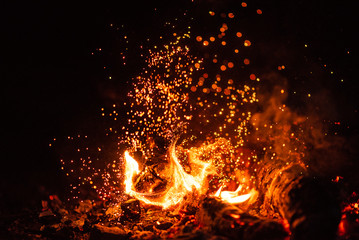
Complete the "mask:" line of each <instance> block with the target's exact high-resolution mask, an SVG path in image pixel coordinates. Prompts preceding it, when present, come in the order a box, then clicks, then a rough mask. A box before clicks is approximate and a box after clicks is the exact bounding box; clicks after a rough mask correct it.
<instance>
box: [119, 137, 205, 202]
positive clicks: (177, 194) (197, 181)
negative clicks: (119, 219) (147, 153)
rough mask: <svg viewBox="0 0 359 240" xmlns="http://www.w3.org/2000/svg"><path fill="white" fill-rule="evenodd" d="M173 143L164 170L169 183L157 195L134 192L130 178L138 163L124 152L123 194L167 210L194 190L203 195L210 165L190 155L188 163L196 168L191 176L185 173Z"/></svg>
mask: <svg viewBox="0 0 359 240" xmlns="http://www.w3.org/2000/svg"><path fill="white" fill-rule="evenodd" d="M175 143H176V141H174V143H173V144H172V145H171V146H170V148H169V151H170V164H169V166H168V168H167V170H166V174H167V175H168V176H169V178H170V179H169V181H168V184H167V186H166V189H165V190H164V191H162V192H159V193H141V192H137V191H135V190H134V187H133V182H132V178H133V177H134V175H135V173H137V174H138V173H139V169H138V163H137V162H136V160H134V159H133V158H132V157H131V156H130V155H129V153H128V152H127V151H126V152H125V160H126V163H125V165H126V167H125V171H126V173H125V181H124V183H125V192H126V193H127V194H129V195H130V196H133V197H135V198H137V199H138V200H140V201H143V202H144V203H147V204H151V205H156V206H161V207H163V208H168V207H169V206H172V205H176V204H177V203H179V202H180V201H181V200H182V199H183V197H184V196H185V195H186V194H188V193H189V192H192V191H193V190H194V189H196V190H197V191H198V192H199V193H200V194H203V193H204V192H205V191H206V190H207V189H206V188H204V184H205V180H206V177H207V176H208V174H209V173H211V170H210V166H211V164H210V163H206V162H202V161H200V160H198V159H195V158H193V157H191V156H193V155H192V154H190V157H189V161H190V162H191V164H192V165H193V166H196V169H197V170H196V171H194V173H193V175H191V174H188V173H186V171H185V170H184V169H183V167H182V165H181V164H180V162H179V160H178V158H177V155H176V148H175Z"/></svg>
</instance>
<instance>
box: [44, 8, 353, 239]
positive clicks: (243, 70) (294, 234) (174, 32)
mask: <svg viewBox="0 0 359 240" xmlns="http://www.w3.org/2000/svg"><path fill="white" fill-rule="evenodd" d="M241 6H242V8H243V9H245V8H246V7H247V5H246V4H245V3H242V5H241ZM254 14H256V15H261V14H262V10H260V9H257V10H256V11H255V12H254ZM207 15H208V16H207V17H208V18H209V19H216V21H215V22H216V23H218V22H220V24H219V25H216V26H214V27H212V26H210V27H208V29H210V30H208V32H203V31H204V30H203V31H202V29H198V28H196V27H193V28H192V27H191V25H188V26H186V27H185V30H183V29H177V28H175V25H174V24H173V25H172V24H171V23H166V24H167V25H168V31H167V32H166V34H164V36H163V37H162V36H161V37H160V38H159V39H161V40H158V42H159V43H160V44H156V45H154V46H151V47H148V49H146V47H145V46H142V45H141V49H143V48H144V49H146V51H145V54H143V56H144V57H143V58H144V62H145V67H144V68H143V69H142V71H141V72H140V73H137V74H136V76H135V77H133V78H132V79H131V81H130V85H131V87H130V88H131V90H130V91H129V92H128V94H127V96H126V97H127V101H125V102H121V103H116V104H113V105H112V106H111V107H107V108H105V107H104V108H102V109H101V114H102V116H103V117H104V119H105V121H107V123H108V122H111V126H110V127H106V129H105V134H104V135H105V137H108V138H111V144H113V145H116V146H115V148H114V149H115V150H113V149H112V150H111V151H110V150H107V149H106V147H94V146H87V145H86V144H84V146H81V147H78V148H76V154H78V155H80V154H82V153H83V152H85V153H84V154H85V155H83V156H82V155H81V157H79V159H80V160H79V161H78V162H79V164H78V166H77V167H76V166H75V167H74V164H73V162H74V160H70V163H69V161H68V160H67V159H62V160H61V169H62V170H63V171H64V173H65V174H66V175H67V176H68V177H69V179H72V180H73V179H75V180H74V181H73V182H71V184H70V188H71V196H70V197H69V198H68V199H67V200H68V201H67V203H63V202H62V201H61V200H60V199H59V197H58V196H56V195H51V196H49V198H48V199H46V200H44V201H43V202H42V211H41V213H40V216H39V219H40V220H39V221H40V222H41V233H40V235H42V236H45V237H49V239H50V238H58V239H61V238H63V239H65V238H66V239H67V238H68V239H90V240H94V239H243V240H256V239H258V240H259V239H273V240H285V239H295V240H301V239H303V240H304V239H317V240H318V239H323V240H324V239H326V240H330V239H346V238H345V237H347V236H349V235H348V231H352V232H353V233H355V231H354V230H352V229H354V228H355V226H357V225H358V209H359V207H358V203H357V202H356V201H358V199H359V197H358V196H356V195H355V194H354V195H353V196H352V199H351V200H350V202H348V203H347V204H346V205H345V207H344V208H343V206H341V202H340V200H339V199H338V195H339V193H338V191H337V189H336V185H335V184H336V183H337V182H338V181H340V179H339V176H338V179H337V180H332V181H331V180H330V179H329V180H328V179H325V178H321V177H319V176H316V175H315V174H313V172H311V171H310V161H309V160H310V146H313V145H312V143H313V142H314V141H316V140H318V139H322V137H323V134H324V133H322V132H321V130H322V129H324V127H323V126H322V125H320V124H318V125H315V124H313V121H311V119H310V118H308V116H306V115H305V114H300V113H297V112H296V111H295V110H294V109H293V108H291V107H290V106H287V102H286V101H287V98H288V95H289V92H288V90H287V87H288V86H287V80H286V79H285V77H283V76H281V75H280V73H278V71H280V70H283V69H284V68H285V66H284V65H283V66H280V67H278V71H277V72H269V73H268V72H267V73H263V72H262V73H259V72H256V67H255V63H254V64H253V65H254V67H252V62H255V61H254V60H253V61H252V60H251V54H252V52H251V51H252V50H251V49H252V48H254V47H255V45H256V43H255V39H250V37H249V36H247V35H246V33H245V32H243V31H242V30H241V29H240V28H238V25H237V24H238V22H237V21H238V18H239V17H238V15H239V14H237V13H235V12H222V13H221V12H218V13H217V12H214V11H209V12H208V14H207ZM184 16H186V14H184ZM181 27H182V25H181ZM212 28H213V29H214V30H213V31H211V29H212ZM192 29H193V30H192ZM201 31H202V32H201ZM206 31H207V30H206ZM273 82H275V83H273ZM272 83H273V84H272ZM268 85H270V86H269V87H268ZM314 131H316V132H315V133H314ZM75 138H76V137H75ZM68 139H69V140H73V139H74V138H73V137H68ZM78 139H80V137H78ZM85 139H86V141H87V139H88V137H87V136H86V137H85ZM78 141H80V140H78ZM111 146H112V145H111ZM88 152H89V154H88V156H87V155H86V154H87V153H88ZM90 152H95V153H96V156H92V155H91V154H90ZM109 152H111V153H109ZM106 154H107V155H106ZM104 156H105V157H104ZM109 156H110V157H109ZM101 158H107V161H106V164H105V166H102V167H98V166H95V165H96V164H98V162H100V160H99V159H101ZM109 159H110V160H109ZM71 161H72V162H71ZM75 161H76V160H75ZM84 189H85V190H84ZM84 192H86V194H87V195H86V194H83V193H84ZM81 195H82V196H81ZM83 195H86V197H84V196H83ZM341 207H342V208H341ZM353 218H354V219H355V220H352V219H353Z"/></svg>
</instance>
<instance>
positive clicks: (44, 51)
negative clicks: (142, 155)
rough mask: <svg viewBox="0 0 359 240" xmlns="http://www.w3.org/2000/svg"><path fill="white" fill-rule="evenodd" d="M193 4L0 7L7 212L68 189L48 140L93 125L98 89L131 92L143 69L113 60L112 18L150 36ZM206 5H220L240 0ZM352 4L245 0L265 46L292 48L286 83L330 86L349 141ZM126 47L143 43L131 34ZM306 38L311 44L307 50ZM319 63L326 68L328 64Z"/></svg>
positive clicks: (354, 104)
mask: <svg viewBox="0 0 359 240" xmlns="http://www.w3.org/2000/svg"><path fill="white" fill-rule="evenodd" d="M188 2H189V1H166V2H160V1H129V2H127V1H126V2H122V1H117V3H116V4H113V3H109V2H107V3H106V2H103V1H100V2H98V3H96V4H93V3H89V2H86V3H84V4H79V3H76V4H66V3H63V2H53V1H46V2H45V1H36V2H30V1H22V2H21V1H9V2H8V3H2V4H1V5H3V6H2V7H1V18H2V20H1V29H0V31H1V37H0V38H1V39H2V40H5V41H2V42H3V43H2V44H1V47H0V52H1V53H0V55H1V59H2V60H1V62H2V63H1V69H2V70H1V92H2V93H1V95H2V96H1V99H2V100H1V113H2V114H1V116H2V119H3V121H2V124H1V125H2V126H1V137H2V144H1V149H2V150H1V155H0V156H1V167H0V168H1V193H0V197H1V205H2V207H3V208H7V209H17V208H19V206H21V207H23V206H28V205H29V206H33V205H36V204H38V205H40V203H39V202H38V200H39V199H40V198H41V197H43V196H42V195H43V194H47V193H57V194H60V195H61V194H62V190H61V189H63V184H64V182H65V180H64V176H63V173H61V171H60V170H59V168H60V164H59V161H58V158H59V156H58V155H57V153H55V152H54V151H52V150H51V149H50V148H49V143H50V142H51V139H53V138H54V137H62V136H67V135H71V134H76V132H77V131H79V129H81V127H83V126H84V125H86V123H88V122H89V121H97V120H96V119H97V118H96V116H97V115H99V112H100V111H99V109H100V108H101V107H102V106H103V105H104V104H108V103H109V102H111V99H110V98H108V97H107V96H105V95H104V92H103V91H101V89H102V86H103V85H105V86H111V84H112V85H113V86H115V87H121V88H122V90H118V91H120V92H121V91H123V92H125V90H126V81H127V80H128V78H129V77H131V73H134V72H136V71H137V69H138V68H139V66H138V64H136V58H135V57H133V58H131V54H128V55H129V59H128V61H129V67H128V69H130V70H131V71H130V72H123V71H122V70H123V67H121V62H120V60H118V59H119V58H118V57H117V56H116V51H120V50H119V49H120V47H119V46H116V36H117V35H116V34H115V33H113V32H111V31H110V30H109V28H108V26H109V24H110V23H115V24H117V25H120V24H121V22H124V23H125V24H126V31H129V32H130V33H131V34H132V36H142V35H144V34H148V35H151V33H153V34H154V33H155V32H156V25H157V24H158V21H160V20H161V21H162V20H163V18H165V17H168V16H171V15H172V14H173V13H177V12H179V11H180V10H181V9H185V8H186V7H188V6H189V5H190V3H188ZM200 2H201V4H203V5H204V6H206V7H208V8H209V9H210V8H212V9H215V10H217V9H218V10H219V11H220V9H222V8H225V7H228V6H229V5H231V4H233V5H235V4H237V2H238V1H213V0H212V1H211V0H208V1H204V0H202V1H200ZM354 2H355V1H333V2H331V1H323V0H319V1H283V0H274V1H248V2H247V3H248V5H249V6H250V5H252V6H255V7H254V8H260V9H262V10H263V16H262V18H263V19H262V20H261V21H262V24H263V25H262V30H261V31H260V32H259V33H258V37H262V38H265V39H262V42H265V41H268V42H269V43H271V44H269V45H268V46H269V47H268V48H269V49H268V52H271V51H272V50H273V51H275V50H276V49H275V48H276V47H277V46H278V45H280V44H284V45H285V46H286V48H287V49H288V53H287V54H285V53H281V54H280V55H281V56H282V57H283V59H284V61H283V62H282V63H281V64H284V65H286V64H287V62H286V61H287V60H288V62H289V66H288V68H289V69H288V74H289V75H290V76H296V77H297V79H295V81H296V82H294V80H293V82H292V83H289V84H292V85H291V86H292V88H293V89H295V88H296V87H298V88H301V87H300V86H299V85H301V84H302V85H306V84H309V85H307V86H311V87H313V89H314V91H315V89H317V90H318V89H321V88H325V89H327V90H328V92H329V96H330V97H331V98H332V100H331V101H330V103H331V104H332V105H327V107H328V108H331V109H335V114H333V115H330V116H327V117H329V118H332V119H331V120H333V121H334V120H336V121H341V122H342V125H343V126H344V127H343V128H344V129H346V130H345V131H344V130H343V133H342V134H343V135H344V136H345V137H351V136H352V135H357V133H358V122H359V121H358V120H359V119H358V112H357V110H358V101H357V95H358V90H359V88H358V83H357V81H358V77H357V74H356V69H357V63H358V62H357V54H358V53H357V47H356V45H357V42H358V34H357V32H358V22H359V21H358V14H357V9H356V8H355V6H354ZM155 8H156V10H154V9H155ZM198 10H200V9H198ZM255 39H256V38H255ZM259 41H260V40H259ZM275 43H277V44H275ZM130 44H137V43H136V41H135V40H132V42H131V43H130ZM304 44H308V45H309V46H310V48H308V49H304V48H303V46H304ZM97 48H103V49H104V51H105V52H106V54H107V55H106V56H105V57H104V55H102V56H101V55H100V54H98V52H96V49H97ZM271 48H273V49H271ZM111 51H112V53H111ZM282 51H283V50H282ZM348 51H349V52H350V53H349V54H348V53H347V52H348ZM92 52H94V53H95V56H93V55H91V53H92ZM292 54H294V55H292ZM98 55H100V56H98ZM268 58H270V56H268ZM273 61H275V60H273ZM107 63H109V64H107ZM278 63H280V62H278ZM275 64H277V62H274V63H273V65H275ZM311 64H313V65H315V66H317V68H320V69H322V73H321V77H319V78H318V80H317V82H315V83H312V82H311V83H306V82H305V80H303V79H305V76H306V75H307V74H308V72H309V70H301V69H303V68H307V67H308V66H309V65H311ZM323 64H326V65H327V67H326V68H324V67H322V66H323ZM104 65H111V66H113V67H112V72H111V74H112V75H114V80H112V82H106V81H107V80H108V74H109V72H106V71H104V70H103V66H104ZM116 65H118V68H116ZM327 69H328V70H327ZM330 71H333V72H334V74H330ZM298 78H299V79H300V80H298ZM301 78H303V79H301ZM293 79H294V77H293ZM340 79H344V82H340ZM106 84H107V85H106ZM310 84H312V85H310ZM117 101H120V100H117ZM295 101H296V100H293V104H294V105H295V104H296V102H295ZM347 126H350V128H349V129H350V130H347ZM21 207H20V208H21Z"/></svg>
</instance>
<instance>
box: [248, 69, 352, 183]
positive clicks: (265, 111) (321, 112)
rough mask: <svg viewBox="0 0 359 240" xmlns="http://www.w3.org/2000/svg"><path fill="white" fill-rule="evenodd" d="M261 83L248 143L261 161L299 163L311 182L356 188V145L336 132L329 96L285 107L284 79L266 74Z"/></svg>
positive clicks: (286, 87) (286, 89)
mask: <svg viewBox="0 0 359 240" xmlns="http://www.w3.org/2000/svg"><path fill="white" fill-rule="evenodd" d="M261 80H262V82H261V88H260V89H259V91H258V98H259V103H258V104H259V105H258V111H257V112H256V113H255V114H253V117H252V119H251V124H252V125H253V134H252V135H251V138H250V139H249V143H254V142H256V144H257V145H259V146H260V147H261V148H263V150H265V151H264V152H265V154H266V155H267V157H268V155H269V157H271V156H273V153H275V155H276V156H275V161H283V163H284V162H286V163H287V164H288V163H290V162H295V161H299V162H302V163H304V164H305V165H307V167H308V171H309V173H310V174H311V175H313V176H318V177H325V178H330V179H334V178H335V177H336V176H344V179H346V178H347V179H346V180H347V181H349V182H351V184H353V182H354V185H357V184H358V183H357V180H355V179H356V178H355V176H354V175H355V173H353V170H352V169H354V168H358V163H357V161H355V160H356V155H355V152H356V150H355V149H357V147H356V146H357V145H358V144H357V143H358V141H357V138H356V137H347V136H345V134H344V133H343V132H342V131H341V129H340V128H338V126H340V123H338V122H335V119H336V117H337V112H338V111H337V109H336V108H335V107H334V106H335V103H334V102H335V98H334V97H333V96H332V95H331V92H329V91H328V90H326V89H324V88H323V89H322V90H320V91H318V92H316V93H314V94H313V95H312V96H311V101H303V100H302V99H300V97H298V99H296V100H295V101H293V99H291V101H289V99H288V96H289V95H290V94H292V93H290V92H289V91H290V90H289V89H290V81H289V80H288V79H287V78H285V77H283V76H282V75H280V74H279V73H275V72H270V73H266V74H263V75H262V77H261ZM289 102H290V103H289ZM258 143H259V144H258ZM260 150H262V149H260ZM272 159H274V158H273V157H272Z"/></svg>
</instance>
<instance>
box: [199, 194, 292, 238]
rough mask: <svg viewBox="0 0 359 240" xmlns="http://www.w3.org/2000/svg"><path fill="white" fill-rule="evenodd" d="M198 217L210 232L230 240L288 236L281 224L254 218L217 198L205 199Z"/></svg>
mask: <svg viewBox="0 0 359 240" xmlns="http://www.w3.org/2000/svg"><path fill="white" fill-rule="evenodd" d="M196 217H197V220H198V221H199V223H200V224H201V225H203V226H204V227H206V228H208V230H209V231H210V232H213V234H216V235H221V236H225V237H228V238H229V239H246V240H261V239H268V240H284V239H285V238H286V237H287V236H288V233H287V232H286V231H285V229H284V227H283V226H282V225H281V224H280V223H279V222H277V221H274V220H270V219H262V218H259V217H256V216H252V215H250V214H248V213H246V212H244V211H243V210H241V209H239V208H238V207H235V206H233V205H231V204H229V203H225V202H223V201H220V200H219V199H217V198H211V197H208V198H205V199H204V200H203V202H202V204H201V206H200V208H199V210H198V212H197V215H196Z"/></svg>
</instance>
